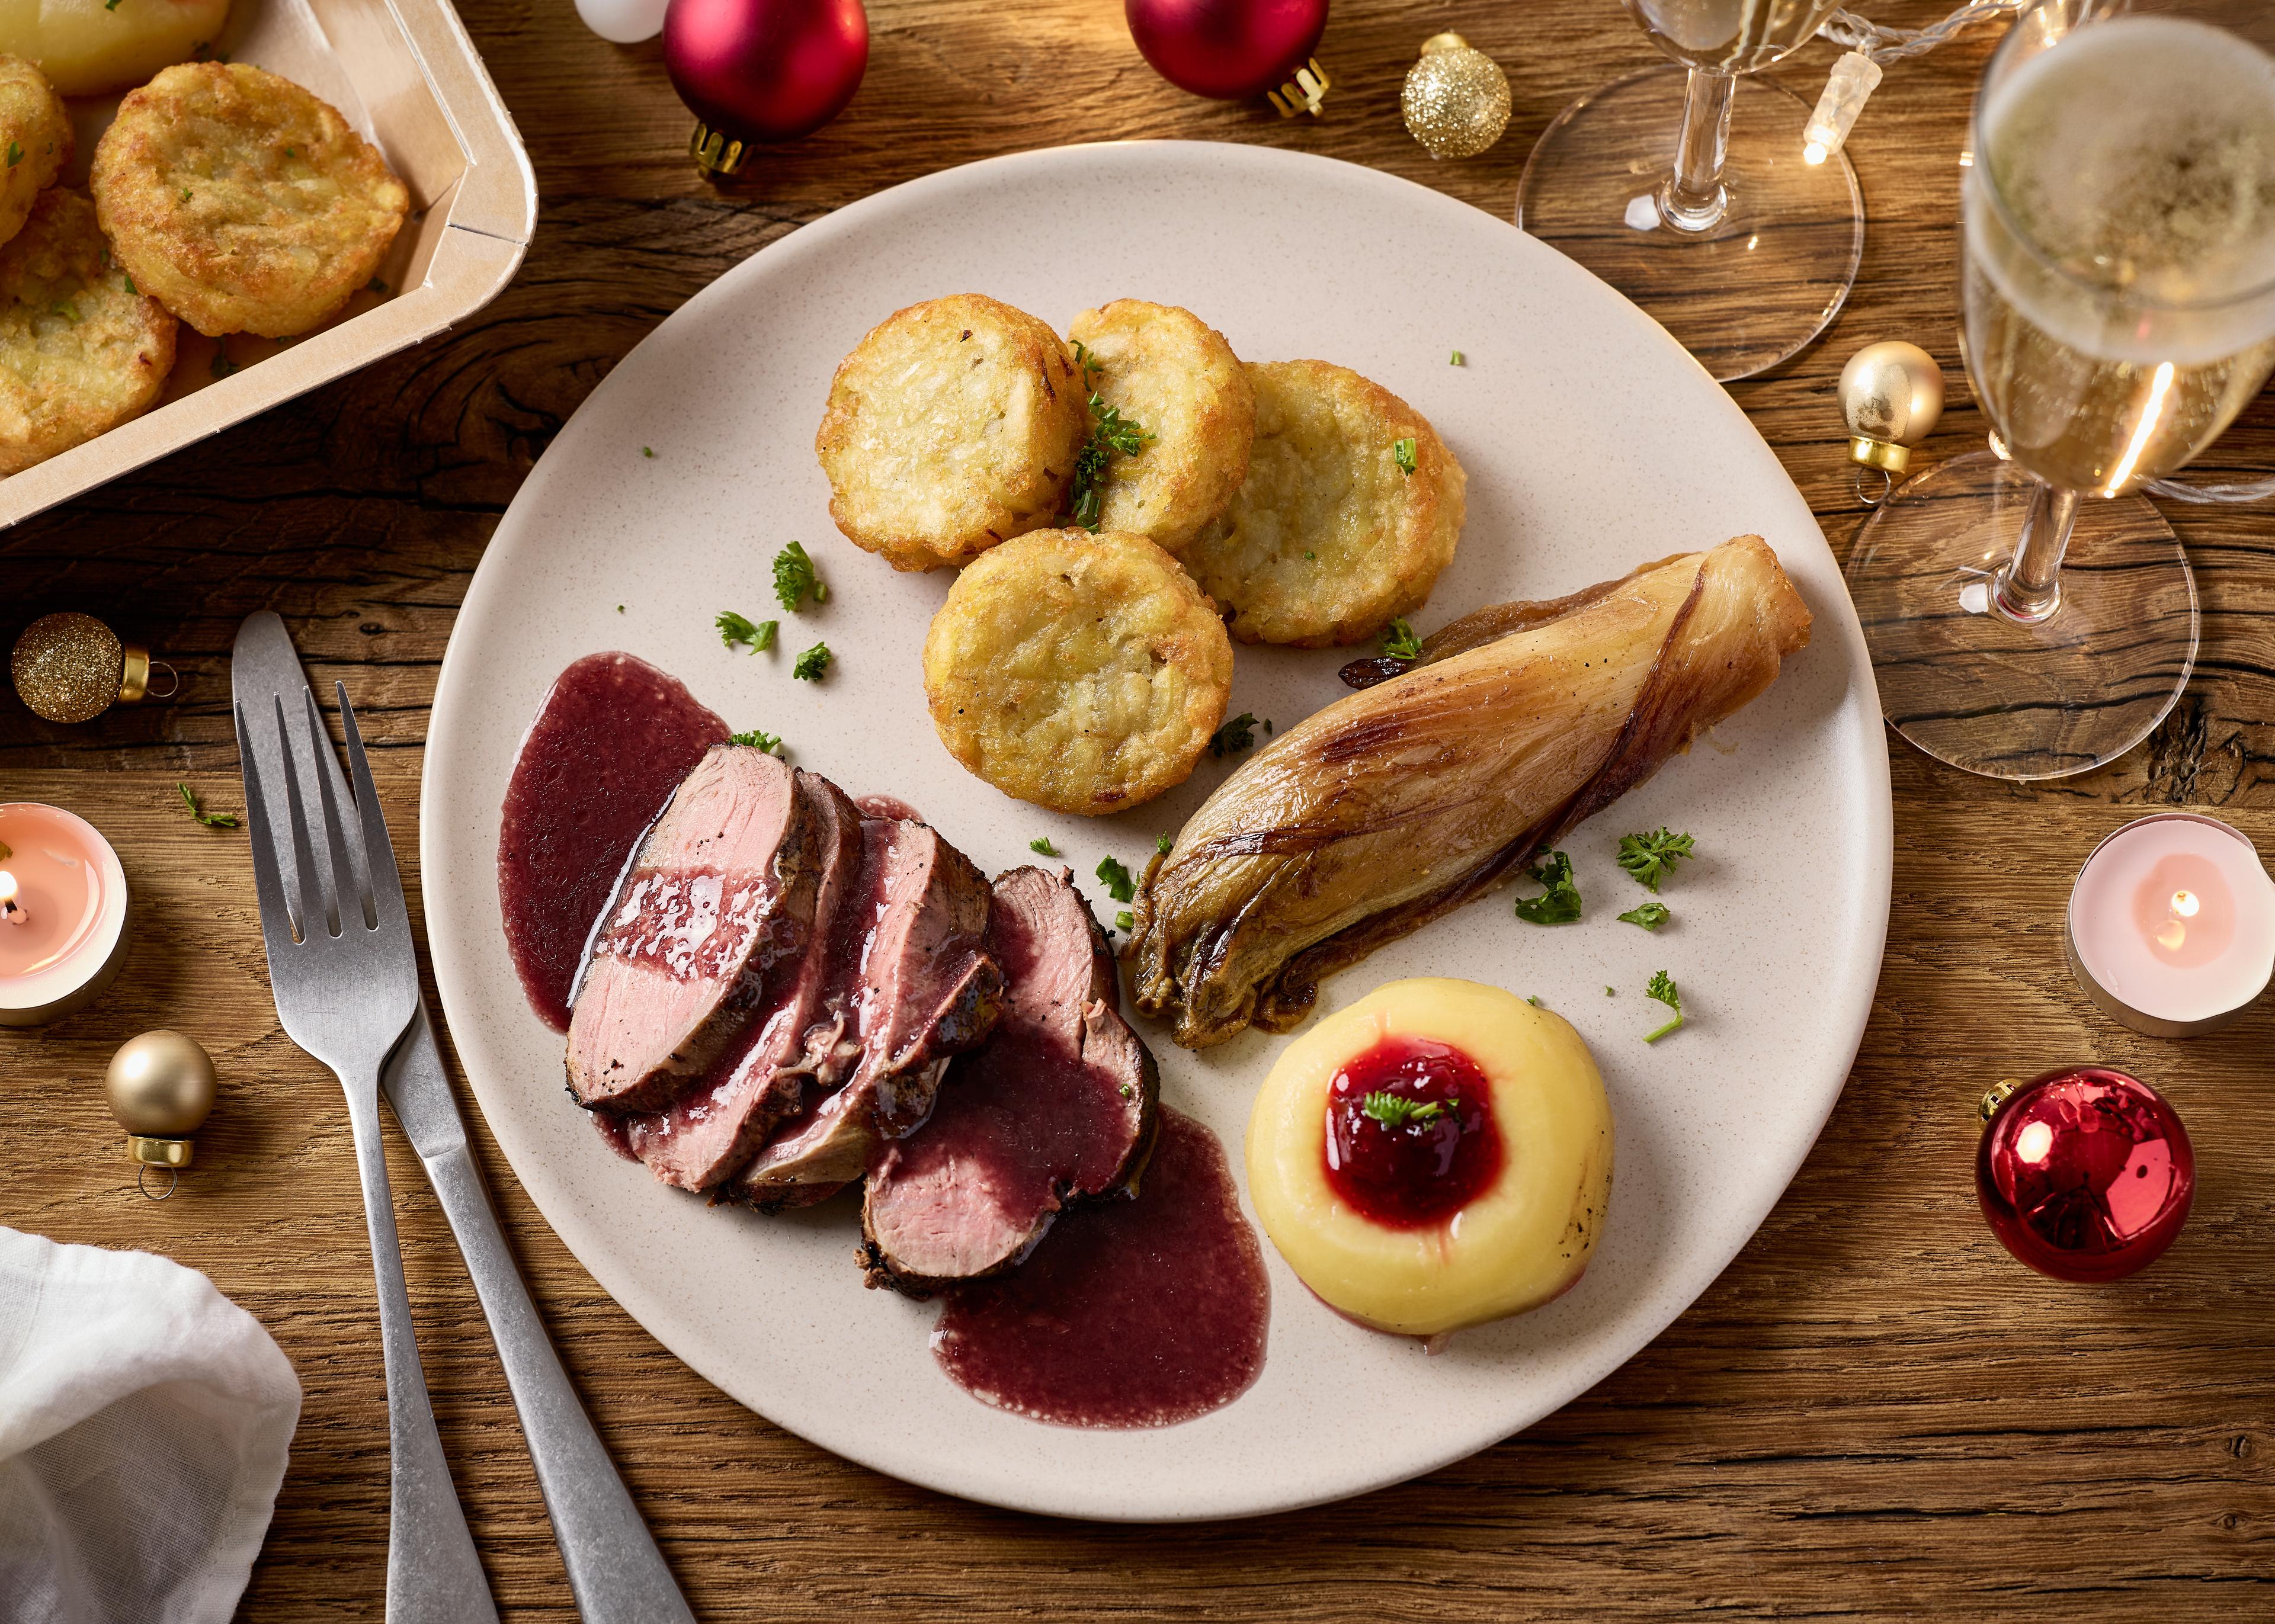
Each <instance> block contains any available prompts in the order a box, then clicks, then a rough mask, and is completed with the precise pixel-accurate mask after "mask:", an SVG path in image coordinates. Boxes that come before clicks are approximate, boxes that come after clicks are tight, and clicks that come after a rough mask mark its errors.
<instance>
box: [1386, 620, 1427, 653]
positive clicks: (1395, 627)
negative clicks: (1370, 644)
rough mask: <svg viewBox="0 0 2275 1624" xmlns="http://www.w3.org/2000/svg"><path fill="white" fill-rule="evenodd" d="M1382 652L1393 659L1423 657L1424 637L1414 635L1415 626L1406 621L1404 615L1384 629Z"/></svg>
mask: <svg viewBox="0 0 2275 1624" xmlns="http://www.w3.org/2000/svg"><path fill="white" fill-rule="evenodd" d="M1382 652H1383V653H1384V654H1385V655H1386V656H1387V658H1389V659H1392V660H1419V659H1421V658H1422V639H1421V638H1417V637H1416V636H1415V635H1414V628H1413V627H1411V626H1410V625H1408V624H1407V623H1406V616H1403V615H1401V616H1399V617H1398V618H1397V619H1396V620H1394V621H1392V622H1391V623H1390V624H1389V626H1388V627H1387V629H1386V630H1385V631H1383V634H1382Z"/></svg>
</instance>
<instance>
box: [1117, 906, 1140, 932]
mask: <svg viewBox="0 0 2275 1624" xmlns="http://www.w3.org/2000/svg"><path fill="white" fill-rule="evenodd" d="M1137 923H1138V916H1137V915H1136V914H1134V913H1131V912H1130V910H1128V909H1127V908H1124V909H1123V910H1122V911H1121V912H1120V913H1117V914H1115V916H1114V928H1115V930H1117V931H1126V930H1128V929H1130V927H1131V926H1132V925H1136V924H1137Z"/></svg>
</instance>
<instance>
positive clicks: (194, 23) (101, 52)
mask: <svg viewBox="0 0 2275 1624" xmlns="http://www.w3.org/2000/svg"><path fill="white" fill-rule="evenodd" d="M228 20H229V0H0V51H7V52H10V53H11V54H12V55H14V56H18V57H23V58H24V59H25V60H26V61H27V62H31V63H34V64H37V65H38V66H39V68H40V70H41V72H44V73H45V74H46V75H47V76H48V79H49V83H51V84H53V85H54V86H55V87H56V89H57V92H58V93H59V94H63V95H67V96H93V95H104V94H109V93H110V92H111V91H114V90H124V89H125V88H126V87H129V86H130V85H139V84H140V83H141V82H142V81H143V80H145V79H148V78H149V77H150V76H151V75H152V74H153V73H155V72H157V71H158V70H159V69H161V68H163V67H167V66H170V65H171V64H174V63H177V62H180V61H183V60H184V59H185V58H187V57H194V56H196V55H197V54H198V52H199V50H200V49H201V48H202V47H205V46H208V45H211V44H212V43H213V42H215V40H218V39H219V38H221V31H222V25H223V24H224V23H226V22H227V21H228Z"/></svg>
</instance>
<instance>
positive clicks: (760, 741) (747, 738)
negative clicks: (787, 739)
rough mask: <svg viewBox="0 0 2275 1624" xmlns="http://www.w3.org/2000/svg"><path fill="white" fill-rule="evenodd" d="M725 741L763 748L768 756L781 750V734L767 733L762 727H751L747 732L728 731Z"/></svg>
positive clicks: (776, 754)
mask: <svg viewBox="0 0 2275 1624" xmlns="http://www.w3.org/2000/svg"><path fill="white" fill-rule="evenodd" d="M727 742H728V743H729V744H748V745H749V746H751V748H752V749H753V750H763V751H765V752H767V754H768V755H770V756H778V755H780V754H782V735H781V734H779V733H769V732H767V730H766V729H764V728H752V729H751V730H750V731H749V732H747V733H729V735H728V736H727Z"/></svg>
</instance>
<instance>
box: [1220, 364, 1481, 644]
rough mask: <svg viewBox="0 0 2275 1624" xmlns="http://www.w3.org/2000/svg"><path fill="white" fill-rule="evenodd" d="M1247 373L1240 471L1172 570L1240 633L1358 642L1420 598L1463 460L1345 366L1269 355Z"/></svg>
mask: <svg viewBox="0 0 2275 1624" xmlns="http://www.w3.org/2000/svg"><path fill="white" fill-rule="evenodd" d="M1248 376H1249V380H1250V381H1251V383H1252V384H1253V386H1254V388H1255V391H1256V437H1255V441H1254V442H1253V443H1252V444H1251V447H1250V448H1249V454H1248V478H1247V480H1246V481H1245V482H1244V483H1243V485H1242V486H1241V487H1240V490H1239V492H1238V493H1237V494H1236V495H1235V496H1234V497H1233V499H1232V506H1231V508H1230V509H1229V510H1228V511H1227V513H1226V514H1225V516H1224V517H1223V518H1221V519H1220V520H1218V521H1217V522H1216V523H1215V524H1213V525H1209V526H1208V527H1207V528H1206V529H1205V530H1203V531H1202V533H1201V534H1200V535H1199V536H1198V538H1197V539H1196V540H1194V541H1193V543H1192V545H1190V547H1188V548H1185V550H1184V552H1183V554H1182V555H1181V556H1182V558H1183V561H1184V565H1185V568H1186V569H1188V570H1191V571H1192V573H1193V578H1194V579H1195V580H1197V581H1198V582H1199V583H1200V585H1201V590H1202V591H1204V592H1206V593H1208V594H1209V596H1210V597H1212V598H1213V599H1215V600H1216V601H1217V602H1218V603H1220V604H1221V605H1222V606H1223V607H1224V608H1226V609H1227V610H1228V611H1229V612H1230V614H1231V616H1232V635H1233V636H1235V637H1236V638H1239V639H1240V640H1241V641H1242V642H1243V643H1292V644H1295V645H1296V646H1300V647H1304V648H1324V647H1328V646H1333V645H1335V644H1342V643H1359V642H1364V641H1365V640H1366V639H1367V638H1372V637H1373V636H1374V635H1375V634H1376V633H1377V632H1379V631H1381V630H1382V629H1383V628H1384V627H1385V626H1387V625H1388V624H1389V623H1390V622H1391V621H1392V620H1393V619H1394V618H1395V617H1396V616H1401V615H1405V614H1410V613H1411V612H1412V611H1413V610H1415V609H1417V608H1421V607H1422V605H1423V603H1424V602H1425V601H1426V600H1427V599H1428V598H1429V596H1430V588H1431V587H1432V585H1435V584H1436V582H1437V579H1438V575H1439V572H1440V570H1444V569H1445V567H1446V566H1447V564H1449V563H1453V561H1454V548H1455V546H1456V545H1457V544H1458V543H1459V541H1460V540H1461V535H1462V518H1463V488H1464V486H1465V485H1466V482H1467V479H1466V476H1465V475H1464V474H1463V472H1462V465H1461V464H1460V463H1458V462H1456V461H1455V458H1454V454H1453V453H1452V452H1451V451H1449V450H1447V449H1446V446H1445V443H1444V442H1442V441H1440V439H1439V438H1438V435H1437V432H1436V431H1435V430H1434V429H1432V427H1430V425H1429V422H1428V421H1427V420H1426V419H1425V418H1424V417H1423V416H1422V414H1421V413H1420V412H1417V411H1415V410H1414V408H1412V407H1411V406H1410V405H1408V404H1406V403H1405V402H1404V401H1402V400H1401V399H1399V398H1398V397H1397V396H1395V395H1394V394H1392V393H1391V392H1390V391H1389V390H1388V389H1384V388H1383V387H1382V386H1381V385H1380V384H1378V383H1372V382H1370V381H1367V380H1366V379H1364V378H1363V377H1361V376H1360V375H1359V374H1357V373H1355V372H1352V371H1351V370H1349V368H1348V367H1343V366H1330V365H1329V364H1328V363H1326V362H1325V361H1272V362H1265V363H1261V364H1252V365H1251V366H1249V368H1248ZM1401 448H1404V450H1403V452H1402V449H1401ZM1408 461H1410V463H1411V465H1412V466H1411V470H1409V469H1408V467H1406V466H1405V465H1404V464H1405V463H1406V462H1408Z"/></svg>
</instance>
